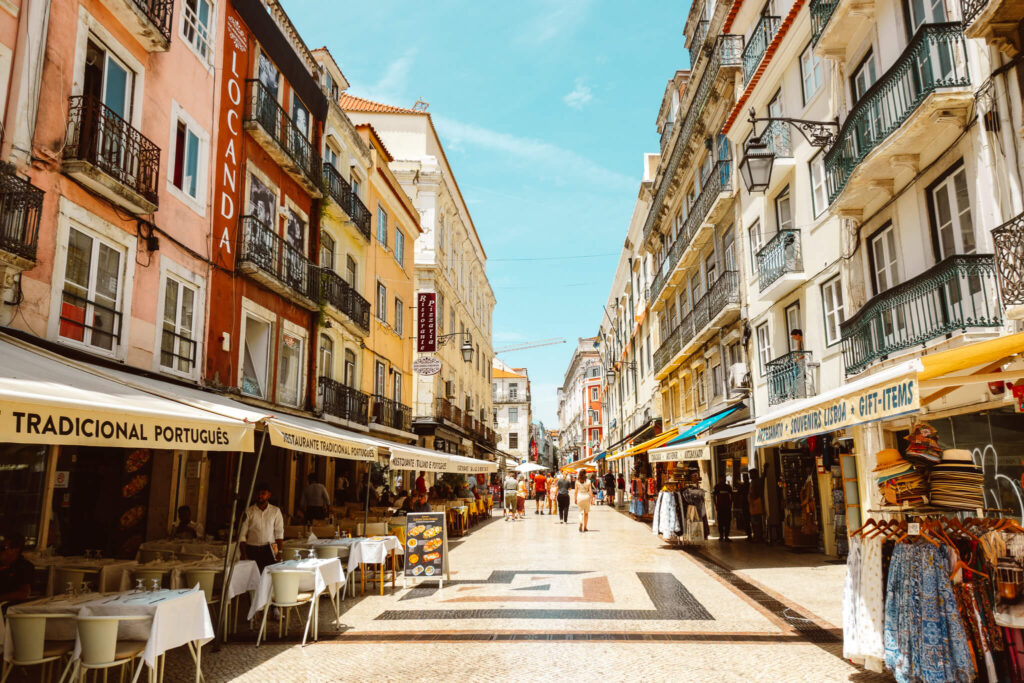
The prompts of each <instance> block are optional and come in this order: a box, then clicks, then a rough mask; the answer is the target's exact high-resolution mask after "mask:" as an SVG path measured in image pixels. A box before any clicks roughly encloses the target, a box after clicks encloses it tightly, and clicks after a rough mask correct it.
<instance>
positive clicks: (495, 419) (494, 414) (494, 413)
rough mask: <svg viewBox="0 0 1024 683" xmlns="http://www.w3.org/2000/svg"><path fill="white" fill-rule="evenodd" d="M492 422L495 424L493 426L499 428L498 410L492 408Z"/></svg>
mask: <svg viewBox="0 0 1024 683" xmlns="http://www.w3.org/2000/svg"><path fill="white" fill-rule="evenodd" d="M491 422H492V423H493V425H494V426H495V427H497V426H498V409H497V408H492V409H491Z"/></svg>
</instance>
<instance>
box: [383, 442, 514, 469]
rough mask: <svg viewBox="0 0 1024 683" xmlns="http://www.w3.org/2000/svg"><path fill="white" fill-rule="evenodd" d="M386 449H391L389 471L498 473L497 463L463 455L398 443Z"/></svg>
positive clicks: (389, 444) (391, 444) (389, 445)
mask: <svg viewBox="0 0 1024 683" xmlns="http://www.w3.org/2000/svg"><path fill="white" fill-rule="evenodd" d="M388 447H389V448H390V449H391V469H393V470H417V471H424V472H455V473H457V474H482V473H485V472H497V471H498V463H496V462H491V461H490V460H477V459H476V458H467V457H466V456H464V455H452V454H450V453H443V452H441V451H432V450H430V449H429V448H420V447H419V446H407V445H405V444H399V443H388Z"/></svg>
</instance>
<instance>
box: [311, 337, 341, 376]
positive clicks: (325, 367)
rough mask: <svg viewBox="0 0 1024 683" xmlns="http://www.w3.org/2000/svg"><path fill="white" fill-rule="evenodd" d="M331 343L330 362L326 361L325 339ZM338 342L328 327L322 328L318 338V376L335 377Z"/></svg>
mask: <svg viewBox="0 0 1024 683" xmlns="http://www.w3.org/2000/svg"><path fill="white" fill-rule="evenodd" d="M325 339H326V340H327V341H329V342H330V343H331V349H330V358H329V362H328V363H326V364H325V363H324V361H325V352H324V349H325V348H326V347H325V346H324V340H325ZM337 349H338V342H337V340H335V338H334V336H333V335H331V334H330V333H329V332H328V331H327V330H326V329H322V330H320V334H319V335H318V336H317V338H316V374H317V377H318V378H319V377H327V378H328V379H334V366H335V365H337V358H338V352H337Z"/></svg>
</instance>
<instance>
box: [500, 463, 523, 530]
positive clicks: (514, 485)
mask: <svg viewBox="0 0 1024 683" xmlns="http://www.w3.org/2000/svg"><path fill="white" fill-rule="evenodd" d="M503 486H504V488H505V514H503V515H502V518H503V519H506V520H507V519H509V518H510V517H511V518H512V519H515V518H516V489H518V488H519V482H517V481H516V478H515V475H513V474H512V473H511V472H509V473H508V474H506V475H505V483H504V484H503Z"/></svg>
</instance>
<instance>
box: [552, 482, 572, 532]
mask: <svg viewBox="0 0 1024 683" xmlns="http://www.w3.org/2000/svg"><path fill="white" fill-rule="evenodd" d="M555 485H556V486H557V487H558V498H557V500H558V521H559V522H560V523H562V524H568V523H569V489H570V488H572V482H571V481H569V475H568V474H566V473H565V472H562V473H561V474H559V475H558V481H557V482H556V483H555Z"/></svg>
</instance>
